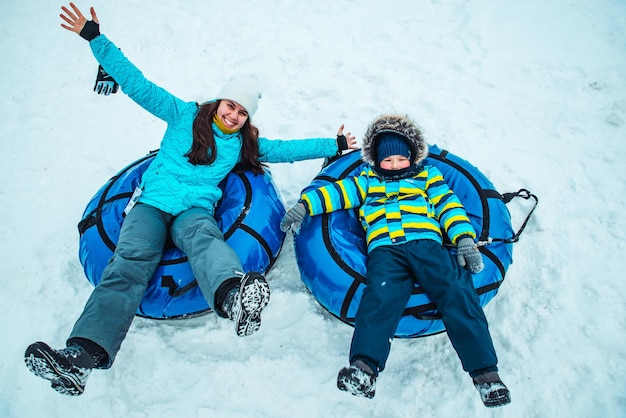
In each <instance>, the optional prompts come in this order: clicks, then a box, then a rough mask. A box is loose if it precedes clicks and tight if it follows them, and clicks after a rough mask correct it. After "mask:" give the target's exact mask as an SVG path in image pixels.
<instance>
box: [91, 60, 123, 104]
mask: <svg viewBox="0 0 626 418" xmlns="http://www.w3.org/2000/svg"><path fill="white" fill-rule="evenodd" d="M118 87H119V86H118V84H117V82H116V81H115V80H114V79H113V77H111V76H110V75H109V73H107V72H106V71H104V68H102V65H98V75H97V76H96V84H95V85H94V86H93V91H95V92H96V93H98V94H104V95H105V96H108V95H109V94H111V93H117V88H118Z"/></svg>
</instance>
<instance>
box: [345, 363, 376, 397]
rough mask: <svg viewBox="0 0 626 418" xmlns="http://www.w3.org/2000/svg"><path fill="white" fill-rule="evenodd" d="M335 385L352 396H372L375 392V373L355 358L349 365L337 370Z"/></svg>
mask: <svg viewBox="0 0 626 418" xmlns="http://www.w3.org/2000/svg"><path fill="white" fill-rule="evenodd" d="M337 387H338V388H339V389H340V390H345V391H346V392H350V393H351V394H353V395H354V396H364V397H366V398H370V399H371V398H373V397H374V395H375V394H376V375H375V374H374V372H372V369H371V368H370V367H369V366H368V365H367V364H365V362H363V361H362V360H356V361H355V362H354V363H352V364H351V365H350V367H344V368H342V369H341V370H339V375H338V376H337Z"/></svg>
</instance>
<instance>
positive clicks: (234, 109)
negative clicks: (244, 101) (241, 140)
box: [217, 99, 248, 131]
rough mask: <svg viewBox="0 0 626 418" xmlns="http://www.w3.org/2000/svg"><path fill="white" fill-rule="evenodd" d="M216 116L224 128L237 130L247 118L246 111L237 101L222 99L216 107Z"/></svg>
mask: <svg viewBox="0 0 626 418" xmlns="http://www.w3.org/2000/svg"><path fill="white" fill-rule="evenodd" d="M217 117H218V118H219V119H220V121H221V122H222V123H223V124H224V126H225V127H226V128H228V129H231V130H233V131H238V130H239V129H241V127H242V126H243V125H244V124H245V123H246V121H247V120H248V112H247V111H246V109H244V108H243V106H241V105H240V104H239V103H237V102H234V101H232V100H226V99H224V100H221V101H220V104H219V106H218V107H217Z"/></svg>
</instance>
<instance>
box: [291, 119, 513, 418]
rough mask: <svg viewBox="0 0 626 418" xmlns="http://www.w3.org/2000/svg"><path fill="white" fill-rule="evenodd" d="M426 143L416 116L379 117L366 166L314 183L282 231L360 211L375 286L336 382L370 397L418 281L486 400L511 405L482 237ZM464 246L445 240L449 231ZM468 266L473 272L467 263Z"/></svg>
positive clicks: (370, 134)
mask: <svg viewBox="0 0 626 418" xmlns="http://www.w3.org/2000/svg"><path fill="white" fill-rule="evenodd" d="M427 154H428V146H427V144H426V142H425V141H424V139H423V137H422V134H421V132H420V130H419V129H418V128H417V127H416V126H415V124H414V123H413V121H411V120H410V119H409V118H408V117H404V116H397V115H389V116H382V117H380V118H378V119H376V120H375V121H374V122H373V123H372V124H371V125H370V126H369V128H368V130H367V132H366V134H365V138H364V139H363V149H362V155H363V159H364V160H365V161H366V162H367V163H368V165H367V166H366V167H365V168H364V169H363V171H362V172H361V173H360V174H359V175H358V176H355V177H351V178H346V179H343V180H339V181H337V182H335V183H331V184H328V185H325V186H323V187H320V188H318V189H316V190H310V191H307V192H306V193H304V194H303V195H302V196H301V199H300V201H299V202H298V203H297V204H296V205H295V206H293V207H292V208H291V209H289V211H288V212H287V213H286V214H285V216H284V218H283V221H282V222H281V228H282V229H283V230H285V231H286V230H288V229H290V228H292V229H294V230H295V231H296V232H297V231H298V230H299V228H300V226H301V224H302V220H303V218H304V216H305V215H306V214H308V215H311V216H315V215H319V214H322V213H327V212H332V211H335V210H339V209H350V208H355V207H358V208H359V217H360V220H361V224H362V226H363V228H364V229H365V231H366V240H367V251H368V261H367V287H366V288H365V290H364V292H363V296H362V299H361V303H360V305H359V308H358V310H357V313H356V317H355V324H354V334H353V337H352V344H351V347H350V366H349V367H344V368H342V369H341V370H340V371H339V375H338V377H337V386H338V387H339V389H341V390H345V391H349V392H351V393H352V394H353V395H357V396H364V397H367V398H372V397H373V396H374V394H375V389H376V378H377V376H378V374H379V373H380V372H381V371H383V370H384V368H385V362H386V361H387V358H388V356H389V350H390V348H391V340H392V338H393V336H394V334H395V330H396V327H397V325H398V323H399V321H400V319H401V317H402V313H403V311H404V309H405V307H406V304H407V302H408V299H409V297H410V296H411V291H412V289H413V287H414V282H417V283H419V285H420V286H421V287H422V288H423V289H424V291H425V292H426V293H427V294H428V296H429V297H430V298H431V299H432V300H433V302H435V304H436V305H437V308H438V310H439V312H440V313H441V315H442V319H443V322H444V324H445V326H446V331H447V333H448V337H449V338H450V341H451V342H452V345H453V346H454V348H455V350H456V352H457V354H458V356H459V358H460V360H461V363H462V365H463V369H464V370H465V371H467V372H469V375H470V377H472V379H473V383H474V385H475V387H476V389H477V390H478V392H479V393H480V397H481V400H482V401H483V403H484V404H485V406H487V407H495V406H501V405H505V404H508V403H509V402H510V400H511V398H510V394H509V390H508V389H507V387H506V386H505V385H504V383H502V381H501V380H500V378H499V376H498V368H497V358H496V353H495V350H494V347H493V343H492V341H491V336H490V334H489V330H488V325H487V319H486V318H485V315H484V313H483V310H482V308H481V306H480V303H479V300H478V296H477V294H476V291H475V289H474V286H473V282H472V277H471V274H470V272H471V273H478V272H479V271H481V270H482V269H483V261H482V256H481V254H480V252H479V251H478V249H477V247H476V245H475V244H474V239H475V238H476V234H475V232H474V229H473V228H472V225H471V224H470V222H469V219H468V217H467V214H466V212H465V209H464V208H463V206H462V204H461V202H460V201H459V199H458V198H457V196H456V195H455V194H454V193H453V192H452V191H451V190H450V188H449V187H448V185H447V184H446V183H445V181H444V179H443V177H442V175H441V172H440V171H439V170H438V169H437V168H436V167H433V166H430V165H425V164H424V163H423V160H424V159H425V158H426V156H427ZM442 230H443V231H444V232H445V233H446V234H447V236H448V238H449V239H450V241H451V242H452V243H453V244H454V245H456V246H457V260H454V259H453V257H452V256H451V255H450V253H449V252H448V250H446V249H445V248H444V247H443V244H442V243H443V240H442V232H441V231H442ZM464 267H465V268H467V269H469V271H468V270H466V269H465V268H464Z"/></svg>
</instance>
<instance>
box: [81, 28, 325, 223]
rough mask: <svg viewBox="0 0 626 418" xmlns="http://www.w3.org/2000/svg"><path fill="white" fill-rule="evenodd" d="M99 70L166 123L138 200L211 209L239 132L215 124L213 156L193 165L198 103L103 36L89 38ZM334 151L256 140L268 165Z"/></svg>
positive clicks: (168, 207) (313, 143)
mask: <svg viewBox="0 0 626 418" xmlns="http://www.w3.org/2000/svg"><path fill="white" fill-rule="evenodd" d="M90 45H91V50H92V52H93V54H94V56H95V57H96V59H97V60H98V62H99V63H100V65H102V68H104V70H105V71H106V72H107V73H108V74H109V75H111V76H112V77H113V78H114V79H115V80H116V81H117V83H118V84H119V85H120V87H121V89H122V91H123V92H124V93H126V94H127V95H128V96H129V97H130V98H131V99H133V100H134V101H135V102H136V103H137V104H139V105H140V106H141V107H143V108H144V109H145V110H147V111H148V112H150V113H152V114H153V115H154V116H156V117H158V118H159V119H162V120H163V121H165V122H166V123H167V129H166V131H165V134H164V136H163V139H162V140H161V145H160V149H159V152H158V154H157V156H156V157H155V159H154V161H153V162H152V164H150V166H149V168H148V170H147V171H146V172H145V173H144V175H143V177H142V183H141V187H142V189H143V191H142V194H141V197H140V198H139V201H140V202H142V203H147V204H150V205H152V206H154V207H156V208H158V209H161V210H163V211H165V212H167V213H170V214H172V215H178V214H179V213H181V212H182V211H184V210H186V209H189V208H192V207H201V208H206V209H207V210H209V211H210V212H211V213H213V211H214V209H215V205H216V204H217V202H218V201H219V199H220V198H221V196H222V191H221V189H220V188H219V187H218V184H219V183H220V181H222V180H223V179H224V177H226V175H228V173H229V172H230V171H231V170H232V169H233V168H234V166H235V164H237V162H238V161H239V160H240V151H241V136H240V134H239V132H237V133H234V134H224V133H223V132H222V131H220V130H219V128H217V126H216V125H215V124H213V135H214V137H215V141H216V146H217V158H216V160H215V162H214V163H212V164H210V165H193V164H191V163H190V162H189V161H188V160H187V157H185V154H186V153H187V152H188V151H189V150H190V149H191V144H192V141H193V134H192V127H193V121H194V118H195V117H196V114H197V112H198V104H197V103H196V102H186V101H183V100H181V99H179V98H177V97H175V96H174V95H172V94H170V93H169V92H167V91H166V90H165V89H163V88H161V87H159V86H157V85H156V84H154V83H152V82H151V81H149V80H147V79H146V78H145V77H144V76H143V74H142V73H141V71H139V69H137V67H135V66H134V65H133V64H132V63H131V62H130V61H129V60H128V59H127V58H126V57H125V56H124V54H123V53H122V52H121V51H120V50H119V49H118V47H117V46H115V44H113V42H111V41H110V40H109V39H108V38H107V37H106V36H105V35H99V36H98V37H96V38H95V39H93V40H92V41H91V42H90ZM336 153H337V141H336V139H335V138H311V139H304V140H298V141H294V140H291V141H284V140H268V139H266V138H259V160H260V161H262V162H268V163H278V162H294V161H300V160H306V159H311V158H323V157H329V156H332V155H335V154H336Z"/></svg>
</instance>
